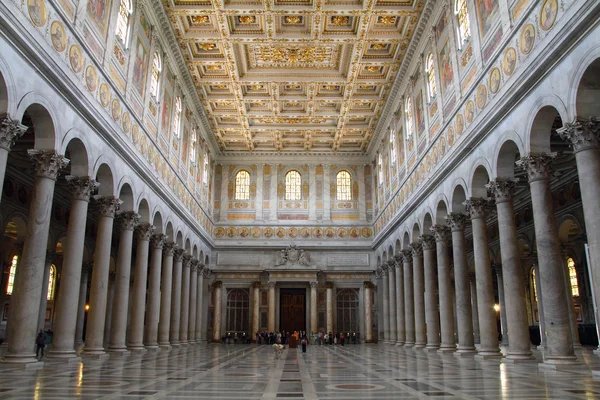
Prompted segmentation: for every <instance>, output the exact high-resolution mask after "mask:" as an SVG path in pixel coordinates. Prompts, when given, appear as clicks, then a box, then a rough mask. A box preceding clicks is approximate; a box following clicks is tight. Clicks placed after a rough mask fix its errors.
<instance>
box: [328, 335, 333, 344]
mask: <svg viewBox="0 0 600 400" xmlns="http://www.w3.org/2000/svg"><path fill="white" fill-rule="evenodd" d="M329 344H330V345H332V344H333V332H329Z"/></svg>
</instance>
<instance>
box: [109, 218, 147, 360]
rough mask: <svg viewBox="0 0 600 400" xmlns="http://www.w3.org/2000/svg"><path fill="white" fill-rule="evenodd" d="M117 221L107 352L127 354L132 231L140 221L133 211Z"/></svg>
mask: <svg viewBox="0 0 600 400" xmlns="http://www.w3.org/2000/svg"><path fill="white" fill-rule="evenodd" d="M117 220H118V222H119V224H120V227H121V233H120V234H119V250H118V253H117V270H116V274H115V283H114V288H115V294H114V296H113V303H112V310H113V312H112V321H111V329H110V339H109V341H108V351H109V352H115V353H127V344H126V336H127V311H128V310H129V283H130V281H131V252H132V247H133V230H134V229H135V227H136V225H137V224H138V223H139V221H140V215H139V214H137V213H135V212H133V211H125V212H121V213H119V214H118V218H117Z"/></svg>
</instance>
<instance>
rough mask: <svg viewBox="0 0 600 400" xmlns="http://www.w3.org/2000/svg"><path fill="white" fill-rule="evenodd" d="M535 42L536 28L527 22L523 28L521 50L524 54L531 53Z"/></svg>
mask: <svg viewBox="0 0 600 400" xmlns="http://www.w3.org/2000/svg"><path fill="white" fill-rule="evenodd" d="M534 44H535V28H534V27H533V25H532V24H527V25H525V26H524V27H523V30H521V43H520V50H521V53H523V54H529V53H530V52H531V50H532V49H533V45H534Z"/></svg>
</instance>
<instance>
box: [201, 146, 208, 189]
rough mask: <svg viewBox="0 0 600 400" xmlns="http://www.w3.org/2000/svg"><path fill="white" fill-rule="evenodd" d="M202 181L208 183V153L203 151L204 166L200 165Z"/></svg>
mask: <svg viewBox="0 0 600 400" xmlns="http://www.w3.org/2000/svg"><path fill="white" fill-rule="evenodd" d="M202 183H204V184H205V185H207V184H208V153H206V152H205V153H204V166H203V167H202Z"/></svg>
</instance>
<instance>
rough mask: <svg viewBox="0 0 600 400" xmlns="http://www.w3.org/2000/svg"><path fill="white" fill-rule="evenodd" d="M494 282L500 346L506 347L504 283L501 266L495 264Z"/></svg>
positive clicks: (506, 324) (506, 328)
mask: <svg viewBox="0 0 600 400" xmlns="http://www.w3.org/2000/svg"><path fill="white" fill-rule="evenodd" d="M494 270H495V271H496V281H497V282H498V301H499V302H500V328H501V333H502V346H508V321H507V319H506V303H505V302H504V282H503V281H502V264H498V263H495V264H494Z"/></svg>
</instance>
